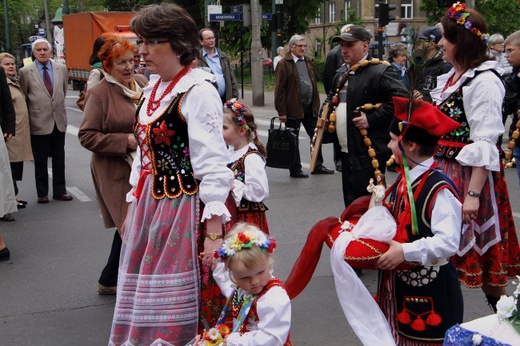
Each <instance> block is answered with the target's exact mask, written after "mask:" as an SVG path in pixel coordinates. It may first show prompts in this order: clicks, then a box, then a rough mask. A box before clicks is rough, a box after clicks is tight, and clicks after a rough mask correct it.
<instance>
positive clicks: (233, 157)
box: [199, 99, 269, 332]
mask: <svg viewBox="0 0 520 346" xmlns="http://www.w3.org/2000/svg"><path fill="white" fill-rule="evenodd" d="M223 120H224V121H223V137H224V141H225V142H226V144H227V145H228V146H229V149H228V153H229V162H230V163H228V167H229V168H230V169H231V170H232V171H233V174H234V177H235V179H234V183H233V190H232V193H231V196H230V198H228V201H227V202H226V205H227V206H228V208H229V210H233V209H234V208H233V207H234V206H230V205H229V204H235V205H236V213H233V212H231V214H232V216H231V220H230V221H228V222H227V223H226V225H225V231H226V232H228V231H229V230H230V229H231V228H232V227H233V225H235V224H236V223H238V222H247V223H250V224H253V225H255V226H258V228H260V229H261V230H262V231H263V232H264V233H266V234H269V228H268V225H267V218H266V217H265V211H266V210H267V208H266V207H265V205H264V204H263V203H262V201H263V200H264V199H265V198H267V197H268V196H269V185H268V183H267V174H266V172H265V156H266V150H265V147H264V146H263V144H262V143H261V142H260V140H259V139H258V136H257V135H256V124H255V120H254V117H253V114H252V113H251V111H250V110H249V108H247V107H246V106H245V105H243V104H240V103H238V102H237V100H236V99H231V100H229V101H228V102H226V103H225V104H224V119H223ZM230 200H231V202H230ZM201 251H202V249H201ZM201 272H202V291H201V313H200V320H201V321H200V322H201V323H200V324H199V332H202V330H203V328H204V325H209V326H211V325H214V324H215V323H216V322H217V319H218V316H219V314H220V311H222V308H223V307H224V304H225V303H226V298H225V297H224V296H223V295H222V293H221V292H220V288H219V287H218V285H217V283H216V282H215V280H214V279H213V276H212V275H211V270H210V268H209V267H202V268H201Z"/></svg>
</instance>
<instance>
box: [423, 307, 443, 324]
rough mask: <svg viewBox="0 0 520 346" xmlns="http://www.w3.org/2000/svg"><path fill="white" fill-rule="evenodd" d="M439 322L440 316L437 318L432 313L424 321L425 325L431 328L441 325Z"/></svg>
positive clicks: (436, 315) (440, 320)
mask: <svg viewBox="0 0 520 346" xmlns="http://www.w3.org/2000/svg"><path fill="white" fill-rule="evenodd" d="M441 322H442V318H441V316H439V315H438V314H436V313H435V312H433V311H432V313H431V314H430V315H429V316H428V318H427V319H426V324H427V325H429V326H433V327H436V326H438V325H439V324H441Z"/></svg>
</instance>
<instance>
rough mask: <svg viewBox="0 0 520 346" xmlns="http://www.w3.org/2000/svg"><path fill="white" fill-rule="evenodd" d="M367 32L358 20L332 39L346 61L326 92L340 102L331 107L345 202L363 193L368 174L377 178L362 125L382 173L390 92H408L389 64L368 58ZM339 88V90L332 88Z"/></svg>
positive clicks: (390, 115)
mask: <svg viewBox="0 0 520 346" xmlns="http://www.w3.org/2000/svg"><path fill="white" fill-rule="evenodd" d="M371 36H372V35H370V33H369V32H368V31H367V30H366V29H365V28H363V27H362V26H359V25H350V26H347V27H346V28H343V30H342V31H341V34H340V35H339V36H335V37H334V38H333V39H332V42H339V44H340V45H341V53H342V55H343V59H344V61H345V63H346V64H345V65H344V66H342V67H341V68H340V69H338V72H337V73H336V76H335V78H334V82H333V88H332V90H331V92H330V93H329V96H328V98H327V100H328V101H330V100H333V101H334V100H338V102H339V104H338V105H337V107H336V110H335V112H336V118H337V122H336V134H337V136H338V141H339V144H340V146H341V161H342V183H343V199H344V202H345V207H348V206H349V205H350V203H352V201H354V199H356V198H358V197H360V196H363V195H367V194H368V191H367V190H366V186H367V185H368V182H369V180H370V178H373V179H374V180H375V178H376V177H375V176H374V167H373V164H372V158H371V157H370V155H369V153H368V147H367V146H366V145H365V144H364V136H362V135H361V133H360V130H362V129H366V130H367V132H368V137H369V138H370V141H371V148H373V149H374V150H375V152H376V156H375V158H376V159H377V161H378V162H379V170H380V171H381V172H383V173H384V172H385V167H386V161H387V160H388V159H389V158H390V155H391V152H390V150H389V149H388V148H387V146H386V145H387V143H388V142H389V140H390V137H389V131H388V129H389V126H390V121H391V120H392V118H393V116H394V107H393V103H392V97H393V96H404V95H407V90H406V89H405V88H404V86H403V85H402V83H401V82H399V80H398V79H397V75H396V74H395V72H394V70H393V69H392V67H391V66H390V64H388V63H383V62H382V61H380V60H379V59H375V60H372V57H371V56H370V54H369V53H368V46H369V42H370V38H371ZM338 88H339V92H336V90H338ZM336 94H337V95H336ZM378 104H381V105H378ZM366 105H368V106H366ZM375 105H377V106H375ZM329 108H333V107H329ZM359 108H361V109H360V111H359V112H357V110H359ZM355 111H356V112H355Z"/></svg>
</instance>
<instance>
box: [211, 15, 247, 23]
mask: <svg viewBox="0 0 520 346" xmlns="http://www.w3.org/2000/svg"><path fill="white" fill-rule="evenodd" d="M241 19H242V16H241V15H240V13H212V14H210V15H209V21H210V22H220V21H232V20H241Z"/></svg>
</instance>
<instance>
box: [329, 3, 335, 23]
mask: <svg viewBox="0 0 520 346" xmlns="http://www.w3.org/2000/svg"><path fill="white" fill-rule="evenodd" d="M335 22H336V3H335V2H329V23H335Z"/></svg>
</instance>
